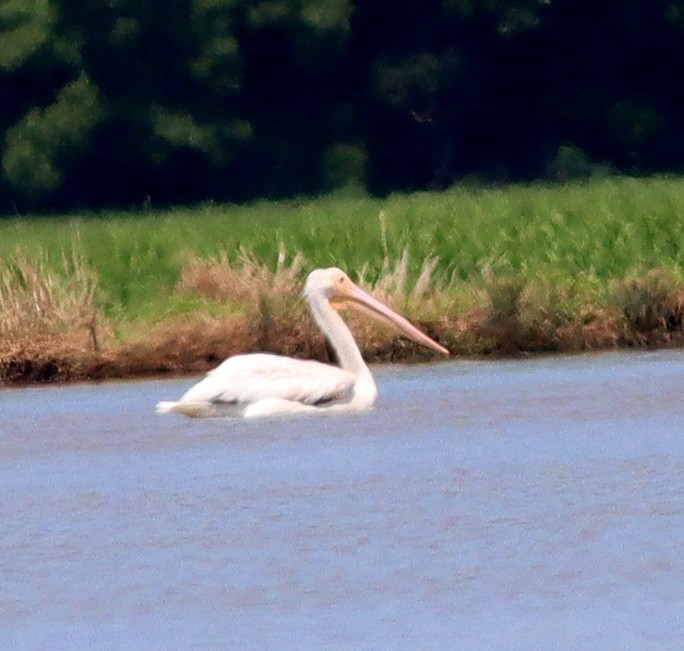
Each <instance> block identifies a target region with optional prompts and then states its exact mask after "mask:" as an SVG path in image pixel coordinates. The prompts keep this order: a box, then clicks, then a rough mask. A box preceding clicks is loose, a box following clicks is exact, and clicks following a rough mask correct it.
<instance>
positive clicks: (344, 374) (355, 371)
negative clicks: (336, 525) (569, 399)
mask: <svg viewBox="0 0 684 651" xmlns="http://www.w3.org/2000/svg"><path fill="white" fill-rule="evenodd" d="M304 297H305V299H306V301H307V303H308V304H309V309H310V310H311V314H312V316H313V318H314V320H315V322H316V323H317V325H318V327H319V328H320V329H321V331H322V332H323V334H324V335H325V336H326V338H327V339H328V341H329V342H330V345H331V346H332V348H333V350H334V351H335V355H336V357H337V360H338V362H339V366H331V365H329V364H322V363H320V362H316V361H313V360H297V359H291V358H289V357H283V356H280V355H272V354H268V353H253V354H249V355H236V356H234V357H229V358H228V359H226V360H225V361H224V362H223V363H222V364H221V365H220V366H218V367H217V368H216V369H214V370H213V371H210V372H209V373H208V374H207V375H206V376H205V377H204V379H202V380H201V381H200V382H198V383H197V384H196V385H194V386H193V387H191V388H190V389H189V390H188V391H187V392H186V393H185V394H183V395H182V396H181V398H180V399H179V400H178V401H177V402H167V401H162V402H160V403H158V404H157V409H156V411H157V413H169V412H173V413H177V414H184V415H186V416H194V417H211V416H214V417H216V416H219V417H220V416H236V417H244V418H255V417H260V416H275V415H281V414H294V413H323V412H336V411H361V410H365V409H370V408H371V407H372V406H373V403H374V402H375V399H376V397H377V395H378V391H377V388H376V386H375V381H374V380H373V376H372V375H371V372H370V370H369V369H368V366H366V363H365V362H364V361H363V357H361V352H360V351H359V348H358V346H357V345H356V342H355V341H354V337H353V336H352V334H351V332H350V330H349V328H348V327H347V325H346V323H345V322H344V321H343V320H342V317H341V316H340V315H339V314H338V312H337V308H340V307H343V306H349V307H357V308H360V309H361V310H363V312H365V313H366V314H369V315H371V316H373V317H375V318H379V319H381V320H385V321H389V322H391V323H393V324H394V325H396V326H397V327H398V328H399V329H400V330H401V331H402V332H403V333H404V334H405V335H406V336H407V337H409V338H410V339H412V340H414V341H416V342H417V343H419V344H422V345H424V346H427V347H428V348H431V349H432V350H434V351H436V352H438V353H441V354H442V355H449V351H448V350H447V349H446V348H444V347H443V346H441V345H440V344H438V343H437V342H436V341H433V340H432V339H430V337H428V336H427V335H426V334H424V333H423V332H421V331H420V330H419V329H418V328H416V327H415V326H414V325H412V324H411V323H409V322H408V321H407V320H406V319H405V318H404V317H402V316H400V315H399V314H397V313H396V312H394V311H393V310H391V309H390V308H389V307H387V306H386V305H384V304H383V303H381V302H380V301H378V300H376V299H375V298H373V297H372V296H370V295H369V294H367V293H366V292H364V291H363V290H362V289H361V288H360V287H359V286H358V285H355V284H354V283H353V282H352V281H351V280H350V279H349V276H347V274H345V273H344V272H343V271H342V270H340V269H337V268H334V267H333V268H330V269H315V270H314V271H312V272H311V273H310V274H309V276H308V278H307V279H306V283H305V286H304Z"/></svg>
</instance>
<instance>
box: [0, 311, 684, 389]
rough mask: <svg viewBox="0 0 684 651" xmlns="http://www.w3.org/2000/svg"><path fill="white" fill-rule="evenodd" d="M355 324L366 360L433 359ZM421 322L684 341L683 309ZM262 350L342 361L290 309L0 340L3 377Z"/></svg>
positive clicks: (487, 333) (182, 363)
mask: <svg viewBox="0 0 684 651" xmlns="http://www.w3.org/2000/svg"><path fill="white" fill-rule="evenodd" d="M357 325H358V326H359V327H357V328H353V329H354V331H355V336H356V339H357V341H358V343H359V346H360V348H361V350H362V353H363V355H364V358H365V359H366V361H367V362H368V363H369V364H379V363H384V364H387V363H401V364H410V363H417V362H430V361H433V360H435V357H434V355H433V354H432V353H431V352H430V351H428V350H426V349H423V348H421V347H420V346H417V345H416V344H413V343H412V342H409V341H406V340H404V339H402V338H399V337H397V336H392V335H391V334H390V335H388V333H387V331H386V330H385V329H378V328H376V327H372V326H371V327H364V326H363V325H360V324H357ZM417 325H418V326H419V327H420V328H421V329H423V330H424V331H425V332H426V333H427V334H428V335H430V336H431V337H432V338H434V339H436V340H437V341H439V342H440V343H442V344H443V345H444V346H446V347H447V348H448V349H449V351H450V352H451V354H452V358H454V359H458V358H462V359H463V358H466V359H501V358H511V359H514V358H520V357H528V356H539V355H545V354H557V355H566V354H577V353H586V352H601V351H603V352H606V351H617V350H658V349H677V348H683V347H684V327H683V323H682V320H681V319H677V320H673V319H670V320H669V321H668V320H666V319H660V320H657V321H653V323H650V324H645V323H642V324H635V323H629V322H627V321H625V320H620V319H617V318H616V316H615V315H614V314H610V313H605V314H595V315H593V316H592V317H588V316H586V315H585V316H584V317H583V318H582V319H581V320H579V321H570V322H567V323H564V324H561V325H558V326H556V327H549V324H541V323H538V324H536V327H535V326H534V324H532V325H530V324H524V323H522V322H520V320H519V319H517V318H516V317H515V315H510V317H509V318H508V319H502V318H499V319H498V320H497V319H492V318H491V314H490V315H486V314H475V313H473V314H470V315H467V316H466V317H460V318H443V319H440V320H439V321H430V322H417ZM639 325H641V326H644V327H641V328H639V327H638V326H639ZM646 326H647V327H646ZM255 352H269V353H273V354H278V355H286V356H290V357H294V358H298V359H315V360H318V361H321V362H325V363H331V364H334V363H335V358H334V354H333V352H332V350H331V349H330V347H329V345H328V344H327V342H326V341H325V340H324V338H323V336H322V335H321V334H320V333H319V332H318V331H317V330H316V329H315V327H314V326H313V324H312V323H301V322H300V323H292V322H291V321H290V320H287V319H283V320H271V321H269V323H268V324H264V323H256V324H255V322H254V321H253V319H250V318H248V317H247V316H242V317H233V318H231V319H206V318H202V319H199V320H197V319H196V320H190V321H186V322H184V323H183V324H178V323H176V324H164V325H161V326H159V327H157V328H151V329H150V330H149V331H148V332H147V333H146V334H145V335H143V336H140V337H138V338H137V339H135V340H132V341H128V342H125V343H121V344H116V345H111V346H109V347H107V348H104V349H98V348H97V347H96V346H93V341H92V339H90V338H89V337H88V336H87V334H86V333H72V334H71V335H65V336H62V337H57V338H56V337H54V336H49V337H37V338H32V339H26V340H24V341H21V342H14V343H13V345H12V346H11V347H5V349H4V350H3V349H2V348H0V387H12V386H13V387H21V386H30V385H44V384H64V383H71V382H99V381H105V380H125V379H136V378H153V377H157V378H159V377H168V378H172V377H185V376H191V375H198V374H202V373H206V372H207V371H210V370H211V369H213V368H215V367H216V366H218V365H219V364H220V363H221V362H222V361H223V360H224V359H226V358H228V357H230V356H233V355H238V354H247V353H255Z"/></svg>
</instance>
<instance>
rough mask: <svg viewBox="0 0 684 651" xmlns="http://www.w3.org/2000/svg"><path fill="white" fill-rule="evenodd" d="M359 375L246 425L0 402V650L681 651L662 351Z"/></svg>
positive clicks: (84, 401)
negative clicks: (353, 405)
mask: <svg viewBox="0 0 684 651" xmlns="http://www.w3.org/2000/svg"><path fill="white" fill-rule="evenodd" d="M376 375H377V376H378V381H379V386H380V390H381V399H380V402H379V404H378V406H377V408H376V409H375V410H374V411H373V412H371V413H368V414H362V415H355V416H349V415H340V416H335V417H332V416H322V417H305V418H293V419H290V420H273V421H262V422H241V421H231V422H225V421H193V420H185V419H182V418H180V417H159V416H156V415H155V414H154V413H153V412H152V410H153V406H154V404H155V403H156V402H157V400H159V399H161V398H164V397H165V396H169V395H176V394H180V393H181V392H182V391H183V389H184V388H185V387H187V386H189V385H190V384H191V383H192V381H187V380H184V381H166V382H142V383H140V382H138V383H112V384H102V385H95V386H70V387H62V388H49V389H24V390H5V391H2V392H0V522H2V525H1V526H2V535H1V536H0V572H1V575H0V579H1V585H2V589H1V590H0V648H3V649H4V648H7V649H10V648H16V649H20V648H21V649H109V648H111V649H169V648H184V649H194V648H201V649H226V648H241V649H242V648H250V649H264V648H285V649H289V648H313V649H321V648H341V649H364V648H367V649H378V648H397V649H406V648H423V649H424V648H428V649H430V648H434V649H443V648H482V649H491V648H497V649H502V648H503V649H529V648H558V640H559V637H558V635H559V631H562V636H563V640H564V642H563V647H564V648H576V649H586V648H592V649H594V648H611V649H614V648H621V649H624V648H632V649H645V648H651V649H679V648H680V646H681V639H682V636H683V635H684V621H683V617H684V616H683V615H682V613H684V439H683V437H682V426H681V424H682V422H683V420H684V419H683V416H684V407H682V401H681V393H682V387H684V355H683V354H682V353H675V352H663V353H651V354H633V355H627V354H611V355H599V356H581V357H572V358H561V359H557V358H545V359H537V360H533V361H514V362H511V361H507V362H482V363H474V362H450V363H444V364H438V365H434V366H418V367H409V368H402V367H392V368H379V369H376Z"/></svg>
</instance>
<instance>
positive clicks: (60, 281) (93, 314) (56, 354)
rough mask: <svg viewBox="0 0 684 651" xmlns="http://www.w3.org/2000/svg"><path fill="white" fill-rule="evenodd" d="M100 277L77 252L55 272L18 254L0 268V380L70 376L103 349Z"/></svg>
mask: <svg viewBox="0 0 684 651" xmlns="http://www.w3.org/2000/svg"><path fill="white" fill-rule="evenodd" d="M97 291H98V285H97V278H96V276H95V274H94V273H93V272H92V270H91V269H90V268H89V267H88V266H87V264H86V263H85V262H84V260H83V259H82V258H81V257H80V256H79V255H77V254H73V255H71V256H66V255H65V256H63V258H62V260H61V267H60V268H58V269H57V271H53V270H52V268H51V267H50V266H49V265H48V264H47V261H46V260H45V259H43V258H39V259H37V260H31V259H29V258H28V257H27V256H26V255H24V254H21V253H17V254H16V255H14V256H13V257H12V258H10V259H8V260H6V261H4V264H3V265H2V267H0V315H1V320H0V381H2V380H3V378H4V380H5V381H12V380H13V379H14V378H15V377H16V378H19V379H22V380H27V381H47V380H53V379H64V378H69V377H71V376H72V375H73V374H74V373H75V372H76V369H77V368H78V366H79V364H80V361H79V360H81V359H83V357H84V356H89V355H90V356H92V355H95V354H97V352H98V350H99V348H100V338H101V337H100V329H101V324H102V319H101V318H100V317H99V315H98V311H97V307H96V295H97Z"/></svg>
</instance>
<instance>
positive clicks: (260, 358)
mask: <svg viewBox="0 0 684 651" xmlns="http://www.w3.org/2000/svg"><path fill="white" fill-rule="evenodd" d="M354 383H355V377H354V375H353V374H352V373H350V372H349V371H345V370H343V369H341V368H339V367H337V366H329V365H328V364H321V363H320V362H314V361H306V360H297V359H291V358H289V357H281V356H278V355H269V354H266V353H257V354H253V355H237V356H235V357H230V358H228V359H227V360H226V361H225V362H223V363H222V364H221V365H220V366H218V367H217V368H215V369H214V370H213V371H210V372H209V373H207V375H206V376H205V378H204V379H203V380H201V381H200V382H198V383H197V384H196V385H195V386H193V387H192V388H190V389H189V390H188V391H187V392H186V393H185V394H183V396H182V397H181V399H180V402H181V403H223V404H226V403H228V404H245V403H247V404H248V403H254V402H256V401H258V400H262V399H264V398H281V399H283V400H291V401H293V402H301V403H303V404H307V405H316V404H321V403H325V402H330V401H337V400H343V399H345V398H346V397H348V396H349V395H350V394H351V392H352V390H353V388H354Z"/></svg>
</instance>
